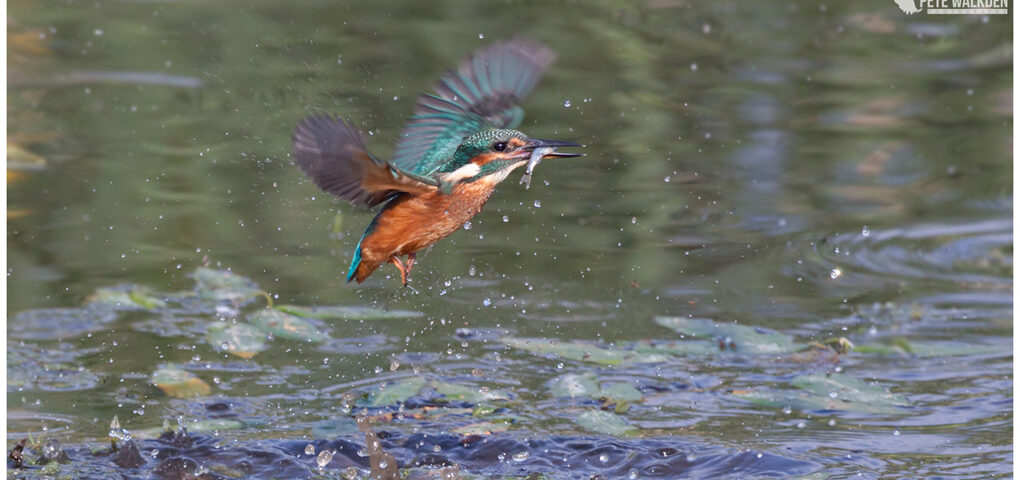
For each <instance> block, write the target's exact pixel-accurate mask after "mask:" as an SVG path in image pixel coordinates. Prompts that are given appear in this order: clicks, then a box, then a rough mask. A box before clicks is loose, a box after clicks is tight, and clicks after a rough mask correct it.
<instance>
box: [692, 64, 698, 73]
mask: <svg viewBox="0 0 1020 480" xmlns="http://www.w3.org/2000/svg"><path fill="white" fill-rule="evenodd" d="M691 71H692V72H697V71H698V64H697V63H692V64H691Z"/></svg>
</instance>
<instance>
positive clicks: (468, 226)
mask: <svg viewBox="0 0 1020 480" xmlns="http://www.w3.org/2000/svg"><path fill="white" fill-rule="evenodd" d="M464 230H471V222H464Z"/></svg>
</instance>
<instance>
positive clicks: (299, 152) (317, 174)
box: [291, 115, 439, 208]
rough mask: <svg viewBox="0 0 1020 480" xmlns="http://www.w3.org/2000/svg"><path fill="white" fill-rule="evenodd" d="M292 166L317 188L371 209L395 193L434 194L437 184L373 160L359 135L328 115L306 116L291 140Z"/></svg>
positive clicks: (342, 122)
mask: <svg viewBox="0 0 1020 480" xmlns="http://www.w3.org/2000/svg"><path fill="white" fill-rule="evenodd" d="M291 143H292V145H293V147H294V157H295V160H294V161H295V163H297V165H298V167H300V168H301V170H302V171H303V172H305V174H307V175H308V176H309V177H311V178H312V181H314V182H315V184H316V185H318V186H319V188H321V189H323V190H324V191H326V192H327V193H331V194H333V195H336V196H337V197H340V198H342V199H344V200H347V201H349V202H351V203H352V204H354V205H363V206H366V207H369V208H371V207H374V206H376V205H378V204H380V203H382V202H384V201H386V200H387V199H388V198H390V197H392V196H393V195H395V194H396V193H398V192H408V193H414V194H419V195H420V194H423V193H427V192H434V191H436V189H437V188H438V185H439V183H438V182H437V181H435V180H433V179H431V178H426V177H422V176H418V175H415V174H414V173H410V172H404V171H402V170H400V169H398V168H395V167H394V166H393V165H390V164H388V163H386V162H383V161H381V160H379V159H377V158H375V157H373V156H372V155H371V154H370V153H368V151H367V150H365V144H364V142H362V141H361V135H358V132H357V131H355V130H354V129H353V128H351V126H350V125H348V124H347V123H345V122H344V121H343V120H340V119H338V118H333V117H331V116H329V115H312V116H310V117H306V118H305V119H304V120H302V121H301V122H300V123H298V125H297V127H295V128H294V134H293V136H292V137H291Z"/></svg>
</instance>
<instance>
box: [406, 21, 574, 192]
mask: <svg viewBox="0 0 1020 480" xmlns="http://www.w3.org/2000/svg"><path fill="white" fill-rule="evenodd" d="M555 59H556V54H554V53H553V52H552V50H550V49H549V48H548V47H546V46H545V45H542V44H540V43H537V42H534V41H531V40H527V39H524V38H514V39H511V40H508V41H505V42H499V43H495V44H492V45H490V46H488V47H486V48H483V49H481V50H478V51H476V52H474V53H473V54H471V55H470V56H469V57H468V58H467V59H465V60H464V61H463V62H461V64H460V65H459V66H458V67H457V69H456V70H451V71H449V72H447V73H446V75H444V76H443V77H442V78H441V79H440V80H439V83H438V84H437V85H436V94H435V95H430V94H426V95H422V96H421V97H420V98H419V99H418V105H417V106H416V107H415V109H414V115H412V116H411V118H410V121H409V122H408V124H407V126H406V127H404V131H403V132H401V134H400V139H399V140H398V141H397V149H396V153H395V154H394V156H393V160H392V161H391V162H390V163H392V164H393V165H394V166H395V167H397V168H399V169H402V170H405V171H408V172H412V173H415V174H418V175H428V174H430V173H432V172H434V171H435V170H436V169H438V168H439V167H440V166H442V165H443V164H445V163H446V162H447V161H449V160H450V158H451V157H452V156H453V153H454V152H455V151H456V150H457V147H458V146H459V145H460V142H461V140H462V139H463V138H464V137H466V136H468V135H471V134H472V133H475V132H477V131H479V130H483V129H486V128H513V127H515V126H517V125H518V124H519V123H520V122H521V120H522V119H523V118H524V110H522V109H521V108H520V107H519V106H518V104H519V103H520V102H521V101H523V100H524V97H526V96H527V95H528V93H530V92H531V89H532V88H534V87H535V84H536V83H538V79H539V77H541V76H542V72H543V71H545V69H546V67H548V66H549V65H550V64H551V63H552V62H553V60H555Z"/></svg>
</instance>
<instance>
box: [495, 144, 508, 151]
mask: <svg viewBox="0 0 1020 480" xmlns="http://www.w3.org/2000/svg"><path fill="white" fill-rule="evenodd" d="M492 149H493V150H495V151H497V152H502V151H503V150H506V142H496V143H494V144H492Z"/></svg>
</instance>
